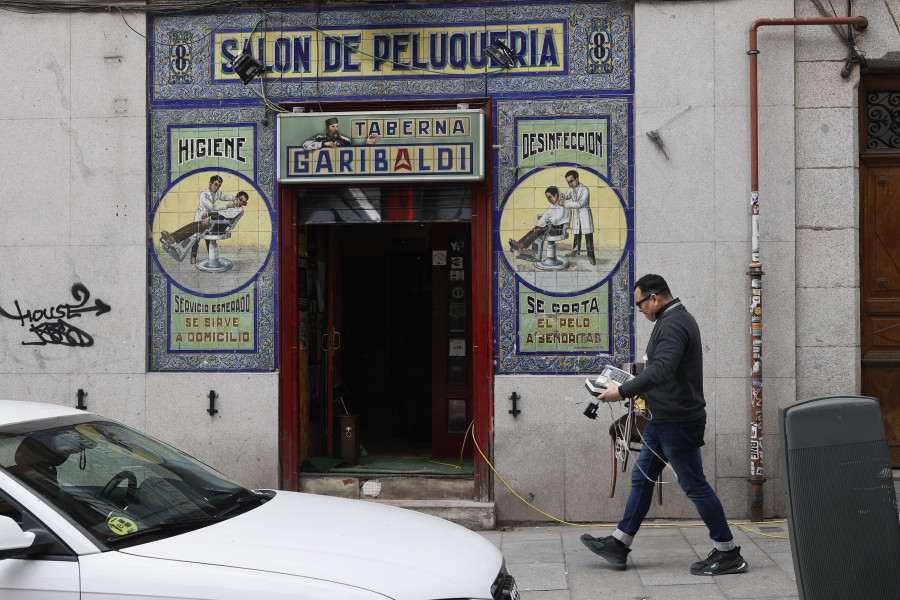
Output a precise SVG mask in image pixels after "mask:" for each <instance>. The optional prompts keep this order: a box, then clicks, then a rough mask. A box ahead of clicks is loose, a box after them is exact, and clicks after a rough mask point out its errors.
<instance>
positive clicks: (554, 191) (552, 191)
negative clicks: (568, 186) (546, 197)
mask: <svg viewBox="0 0 900 600" xmlns="http://www.w3.org/2000/svg"><path fill="white" fill-rule="evenodd" d="M544 194H550V195H551V196H559V188H558V187H556V186H555V185H551V186H550V187H548V188H547V189H546V190H544Z"/></svg>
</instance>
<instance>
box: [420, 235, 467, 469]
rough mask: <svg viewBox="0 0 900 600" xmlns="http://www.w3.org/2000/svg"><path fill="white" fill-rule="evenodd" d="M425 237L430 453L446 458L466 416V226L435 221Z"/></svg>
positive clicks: (455, 451) (455, 449)
mask: <svg viewBox="0 0 900 600" xmlns="http://www.w3.org/2000/svg"><path fill="white" fill-rule="evenodd" d="M431 239H432V245H431V249H432V266H431V268H432V273H431V286H432V287H431V290H432V291H431V298H432V302H431V306H432V309H431V310H432V312H431V328H432V329H431V340H432V349H431V365H432V370H431V454H432V455H433V456H441V457H448V458H449V457H458V456H459V455H460V448H462V445H463V439H464V436H465V433H466V428H467V427H468V425H469V422H470V421H471V420H472V381H473V379H474V378H473V375H472V318H471V314H472V301H471V290H472V284H471V280H472V261H471V243H470V239H471V236H470V227H469V225H468V224H467V223H464V224H435V226H434V228H433V229H432V238H431ZM465 455H466V456H469V457H471V456H472V445H471V444H467V445H466V452H465Z"/></svg>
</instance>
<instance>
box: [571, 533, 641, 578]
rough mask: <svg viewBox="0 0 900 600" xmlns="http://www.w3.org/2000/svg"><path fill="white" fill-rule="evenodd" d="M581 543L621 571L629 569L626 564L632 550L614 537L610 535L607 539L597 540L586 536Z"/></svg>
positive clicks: (582, 537)
mask: <svg viewBox="0 0 900 600" xmlns="http://www.w3.org/2000/svg"><path fill="white" fill-rule="evenodd" d="M581 543H582V544H584V545H585V546H587V547H588V550H590V551H591V552H593V553H594V554H596V555H597V556H602V557H603V558H605V559H606V560H608V561H609V562H610V563H611V564H612V565H613V566H614V567H616V568H617V569H619V570H620V571H624V570H625V569H626V568H627V566H628V565H626V564H625V560H626V559H627V558H628V553H629V552H631V548H629V547H628V546H626V545H625V544H623V543H622V542H620V541H619V540H617V539H616V538H614V537H613V536H611V535H609V536H606V537H605V538H595V537H593V536H591V535H588V534H584V535H583V536H581Z"/></svg>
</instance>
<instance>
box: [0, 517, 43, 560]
mask: <svg viewBox="0 0 900 600" xmlns="http://www.w3.org/2000/svg"><path fill="white" fill-rule="evenodd" d="M34 538H35V534H34V533H32V532H30V531H22V528H21V527H19V525H18V523H16V522H15V521H13V520H12V519H10V518H9V517H0V560H2V559H4V558H10V557H12V556H16V555H17V554H21V553H22V551H23V550H26V549H28V548H30V547H31V544H33V543H34Z"/></svg>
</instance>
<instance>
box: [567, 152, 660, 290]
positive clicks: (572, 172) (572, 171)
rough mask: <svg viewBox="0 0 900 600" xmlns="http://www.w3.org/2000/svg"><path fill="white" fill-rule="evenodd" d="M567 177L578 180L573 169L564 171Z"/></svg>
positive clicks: (576, 172)
mask: <svg viewBox="0 0 900 600" xmlns="http://www.w3.org/2000/svg"><path fill="white" fill-rule="evenodd" d="M569 175H571V176H572V177H574V178H575V179H578V171H576V170H575V169H572V170H571V171H566V179H568V178H569ZM641 289H644V288H641Z"/></svg>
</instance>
